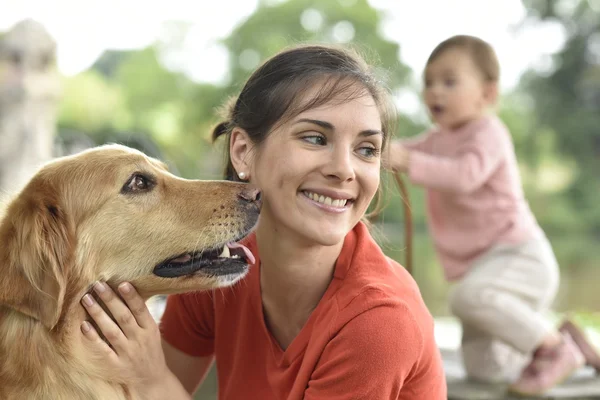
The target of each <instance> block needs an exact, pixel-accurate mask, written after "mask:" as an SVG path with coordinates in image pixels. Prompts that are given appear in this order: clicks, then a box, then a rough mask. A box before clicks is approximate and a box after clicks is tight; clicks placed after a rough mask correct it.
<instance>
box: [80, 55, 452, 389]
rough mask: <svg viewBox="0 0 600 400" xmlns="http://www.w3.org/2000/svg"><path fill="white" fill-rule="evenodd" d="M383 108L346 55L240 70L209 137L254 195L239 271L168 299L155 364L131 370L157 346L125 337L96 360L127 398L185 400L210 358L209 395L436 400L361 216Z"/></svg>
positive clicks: (439, 382)
mask: <svg viewBox="0 0 600 400" xmlns="http://www.w3.org/2000/svg"><path fill="white" fill-rule="evenodd" d="M392 110H393V107H391V102H390V100H389V94H388V93H387V91H386V90H384V89H383V87H382V86H381V85H380V83H379V82H378V81H377V79H376V78H375V77H374V76H373V75H372V73H371V70H370V67H369V66H368V65H367V64H366V63H364V61H363V60H362V59H361V58H360V57H359V56H358V55H357V54H356V53H354V52H352V51H350V50H348V49H344V48H337V47H329V46H298V47H294V48H291V49H288V50H285V51H283V52H281V53H279V54H277V55H275V56H274V57H273V58H271V59H269V60H268V61H266V62H265V63H264V64H263V65H262V66H260V67H259V68H258V69H257V70H256V71H255V72H254V74H253V75H252V76H251V77H250V78H249V80H248V82H247V83H246V84H245V86H244V88H243V89H242V91H241V93H240V95H239V97H237V98H236V99H233V100H232V102H231V103H230V105H229V107H227V108H226V110H225V121H224V122H222V123H220V124H219V125H217V127H216V128H215V130H214V132H213V137H214V138H215V139H217V138H219V137H221V136H225V137H226V139H227V140H228V143H229V146H228V147H227V166H226V170H225V175H226V178H227V179H228V180H234V181H249V182H250V183H252V184H253V185H255V186H258V187H259V188H260V190H261V195H262V197H261V199H262V208H261V213H260V216H259V220H258V224H257V228H256V230H255V233H254V234H252V235H250V236H249V237H248V238H247V239H245V240H244V241H243V244H244V245H246V246H247V247H248V249H249V250H250V252H252V253H253V254H254V258H255V259H254V260H253V261H254V262H253V263H252V264H253V265H252V267H251V269H250V272H249V273H248V275H247V278H245V279H244V280H243V281H242V282H240V284H237V285H234V286H232V287H230V288H226V289H223V290H219V291H212V292H203V293H195V294H192V295H177V296H171V297H170V298H169V299H168V302H167V307H166V310H165V312H164V314H163V319H162V322H161V329H162V335H163V344H162V349H163V350H164V356H165V358H166V364H167V365H168V367H169V369H167V368H166V367H165V366H164V361H163V358H162V357H161V356H162V354H159V355H157V356H156V360H154V361H153V362H151V363H147V362H146V363H141V362H139V361H138V359H139V358H140V357H139V356H137V355H136V354H138V353H140V352H143V354H146V353H145V352H146V351H147V352H149V353H152V352H153V351H154V350H153V349H156V348H157V347H158V346H157V345H156V342H155V341H154V340H152V338H149V339H148V338H144V336H143V335H139V336H138V335H136V334H130V335H127V336H128V338H127V340H126V342H127V343H128V344H127V345H126V346H125V349H126V350H123V351H122V352H121V353H119V352H116V353H114V354H113V355H112V359H111V360H108V361H112V362H113V363H114V364H115V368H123V369H124V370H126V371H127V372H128V373H129V374H134V375H135V376H136V380H137V381H138V382H144V383H145V385H139V386H140V387H138V388H136V391H138V392H139V394H140V396H141V397H143V398H147V399H153V398H157V399H158V398H164V397H166V396H167V395H168V396H169V397H170V398H174V393H176V391H177V390H179V393H181V392H182V390H183V389H182V386H183V388H185V390H186V391H187V392H188V393H192V392H194V390H195V389H196V388H197V387H198V385H199V384H200V383H201V381H202V379H203V377H204V375H205V374H206V371H207V370H208V368H209V366H210V365H211V363H212V362H213V360H214V359H215V358H216V360H217V371H218V382H219V398H220V399H239V398H248V397H249V395H248V394H249V393H251V395H250V396H251V397H252V398H257V399H290V400H294V399H298V400H299V399H307V400H310V399H348V398H352V399H415V400H416V399H428V400H429V399H431V400H437V399H445V398H446V384H445V378H444V372H443V368H442V364H441V358H440V354H439V352H438V350H437V348H436V345H435V341H434V336H433V321H432V318H431V315H430V314H429V312H428V310H427V308H426V307H425V304H424V303H423V300H422V298H421V296H420V293H419V290H418V288H417V286H416V284H415V282H414V281H413V279H412V278H411V276H410V275H409V274H408V273H407V272H406V271H405V270H404V268H402V267H401V266H400V265H398V264H396V263H395V262H394V261H392V260H390V259H389V258H387V257H386V256H385V255H384V254H383V252H382V251H381V249H380V248H379V246H378V245H377V244H376V243H375V241H374V240H373V239H372V238H371V236H370V233H369V231H368V229H367V227H366V225H365V224H364V223H363V222H361V220H362V219H363V218H364V216H365V212H366V210H367V208H368V206H369V204H370V203H371V202H372V201H373V199H374V198H375V196H376V193H377V192H378V189H379V181H380V170H381V154H382V152H383V151H385V147H386V144H387V142H388V135H389V134H390V132H391V131H392V130H391V127H390V125H391V124H390V123H391V121H392V120H394V115H393V112H392ZM247 258H248V260H251V258H250V257H247ZM177 261H179V260H177ZM134 299H135V296H132V297H129V300H128V302H129V303H131V302H132V300H134ZM107 306H108V308H109V309H110V308H111V304H108V305H107ZM114 307H115V308H118V310H116V311H113V314H115V313H117V315H116V316H117V321H128V322H127V323H122V324H121V326H120V327H121V329H123V331H128V332H131V331H133V332H136V328H135V326H136V324H135V318H131V316H129V315H128V311H126V308H125V307H122V304H121V305H119V306H118V307H117V306H114ZM119 313H124V314H125V315H124V316H119ZM134 314H135V313H134ZM111 323H112V322H111ZM112 324H113V325H114V323H112ZM98 326H99V328H100V329H101V330H103V331H104V329H111V327H110V325H109V326H103V325H102V324H101V323H98ZM132 326H133V328H134V329H132ZM87 335H88V337H91V338H92V339H93V338H94V335H95V333H94V331H89V332H88V333H87ZM136 336H137V337H136ZM130 337H131V338H130ZM140 338H141V339H140ZM145 349H148V350H145ZM109 354H110V353H109ZM108 361H107V362H108ZM171 372H172V373H171ZM173 376H175V377H176V378H177V379H174V378H173ZM240 382H243V384H240ZM179 398H186V396H184V395H183V394H181V396H180V397H179Z"/></svg>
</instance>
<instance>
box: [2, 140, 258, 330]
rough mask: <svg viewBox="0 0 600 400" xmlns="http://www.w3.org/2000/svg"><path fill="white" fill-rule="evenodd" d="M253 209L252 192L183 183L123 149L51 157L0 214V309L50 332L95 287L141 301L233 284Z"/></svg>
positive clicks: (229, 185)
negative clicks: (125, 288)
mask: <svg viewBox="0 0 600 400" xmlns="http://www.w3.org/2000/svg"><path fill="white" fill-rule="evenodd" d="M259 209H260V200H259V192H258V190H257V189H255V188H253V187H251V186H250V185H247V184H241V183H233V182H224V181H192V180H185V179H181V178H178V177H176V176H174V175H172V174H170V173H169V172H168V171H167V168H166V167H165V165H164V164H163V163H161V162H160V161H157V160H154V159H152V158H149V157H147V156H145V155H144V154H142V153H140V152H138V151H135V150H132V149H129V148H127V147H124V146H118V145H110V146H102V147H99V148H95V149H91V150H88V151H85V152H82V153H79V154H77V155H75V156H69V157H63V158H59V159H57V160H55V161H53V162H51V163H49V164H47V165H45V166H44V167H43V168H42V169H40V171H39V172H38V173H37V174H36V175H35V176H34V177H33V178H32V179H31V181H30V182H29V183H28V184H27V185H26V186H25V188H24V189H23V190H22V191H21V192H20V193H19V194H18V195H17V197H16V198H15V199H14V200H13V201H12V202H10V203H9V205H8V207H7V208H6V209H5V210H4V216H3V217H2V220H1V221H0V274H1V275H2V276H1V279H0V304H3V305H5V306H8V307H11V308H13V309H16V310H19V311H20V312H22V313H24V314H27V315H29V316H31V317H33V318H36V319H38V320H40V321H41V322H42V323H43V324H44V325H45V326H46V327H48V328H50V329H51V328H52V327H54V326H55V325H56V324H57V322H58V321H59V319H60V316H61V312H62V310H63V309H64V307H65V306H67V304H65V303H67V302H71V303H72V302H74V301H78V300H79V299H78V298H77V296H80V295H81V293H82V291H85V290H87V288H88V287H89V285H90V284H91V283H93V282H94V281H96V280H99V279H102V280H105V281H107V282H108V283H109V284H115V285H116V284H118V283H120V282H122V281H130V282H132V283H133V285H134V286H135V287H136V288H137V289H138V291H139V292H140V293H141V294H142V295H144V296H146V297H148V296H151V295H155V294H167V293H177V292H185V291H193V290H202V289H209V288H214V287H218V286H225V285H228V284H231V283H233V282H235V281H236V280H238V279H240V278H241V277H243V275H244V274H245V273H246V271H247V268H248V259H250V261H252V255H251V254H250V253H249V251H248V250H247V249H246V248H245V247H243V246H241V245H239V244H238V243H236V242H237V241H238V240H240V239H241V238H243V237H244V236H246V235H247V234H248V233H249V232H250V230H251V229H252V228H253V227H254V225H255V223H256V221H257V219H258V213H259ZM65 299H67V300H65Z"/></svg>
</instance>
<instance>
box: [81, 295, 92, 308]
mask: <svg viewBox="0 0 600 400" xmlns="http://www.w3.org/2000/svg"><path fill="white" fill-rule="evenodd" d="M83 302H84V303H85V305H86V306H91V305H92V304H94V299H93V298H92V296H91V295H90V294H86V295H85V296H83Z"/></svg>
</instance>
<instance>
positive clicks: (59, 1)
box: [0, 0, 565, 109]
mask: <svg viewBox="0 0 600 400" xmlns="http://www.w3.org/2000/svg"><path fill="white" fill-rule="evenodd" d="M263 1H265V2H267V3H268V2H271V3H277V2H278V1H281V0H263ZM291 1H294V0H291ZM339 1H340V3H352V2H353V1H356V0H339ZM2 3H3V6H2V12H1V13H0V31H5V30H7V29H9V28H10V27H11V26H12V25H14V24H15V23H16V22H18V21H19V20H21V19H23V18H33V19H35V20H37V21H39V22H41V23H42V24H44V25H45V27H46V28H47V29H48V31H49V32H50V34H51V35H53V36H54V38H55V39H56V40H57V42H58V56H57V62H58V67H59V69H60V71H61V72H62V73H63V74H65V75H67V76H68V75H73V74H76V73H78V72H81V71H82V70H85V69H86V68H88V67H90V66H91V65H92V64H93V63H94V61H95V60H96V59H97V58H98V57H99V56H100V55H101V54H102V52H103V51H104V50H106V49H137V48H142V47H145V46H147V45H149V44H151V43H153V42H155V41H156V39H157V38H158V37H161V34H164V32H165V31H164V23H165V22H166V21H169V20H178V21H185V22H188V23H190V24H192V26H193V28H192V30H191V32H190V37H189V38H188V40H186V42H185V47H184V49H182V51H181V52H180V53H179V56H178V57H177V58H176V59H174V60H172V61H174V62H175V63H176V64H177V65H175V67H176V68H178V69H181V70H183V71H185V72H186V73H187V74H188V75H189V76H190V78H192V79H194V80H196V81H208V82H222V81H223V79H224V78H225V77H224V75H223V71H226V70H227V68H226V66H227V62H228V59H227V53H226V52H225V50H224V49H223V48H222V47H221V46H220V45H219V44H218V42H217V41H218V40H219V39H221V38H224V37H226V36H228V34H229V33H230V32H231V30H232V29H233V27H235V26H236V25H237V24H239V23H240V22H241V21H243V19H244V18H245V17H247V16H248V15H250V14H251V13H252V12H253V11H254V10H255V8H256V7H257V5H258V0H218V1H211V2H210V5H208V4H209V2H208V1H190V0H168V1H154V2H152V1H147V0H79V1H74V0H53V1H48V0H2ZM369 3H370V4H371V5H372V6H373V7H375V8H377V9H380V10H383V11H385V19H384V23H383V24H382V27H381V31H382V34H383V35H384V36H385V37H386V38H387V39H389V40H393V41H397V42H398V43H399V44H400V46H401V58H402V61H403V62H405V63H406V64H408V66H409V67H411V68H412V69H413V71H414V76H413V78H414V88H416V89H417V90H419V88H418V86H419V84H420V74H421V71H422V69H423V67H424V64H425V61H426V59H427V57H428V55H429V53H430V52H431V50H432V49H433V48H434V47H435V45H436V44H438V43H439V42H440V41H442V40H444V39H445V38H447V37H449V36H451V35H454V34H459V33H462V34H471V35H476V36H479V37H481V38H482V39H484V40H487V41H489V42H490V43H491V44H492V46H494V48H495V49H496V51H497V53H498V57H499V59H500V62H501V68H502V81H501V83H502V88H503V89H510V88H513V87H514V86H515V85H516V84H517V82H518V79H519V77H520V76H521V74H522V73H523V72H524V71H525V70H526V69H527V68H530V67H535V68H537V69H539V70H542V71H543V70H544V69H548V68H549V67H550V65H551V64H550V63H549V55H551V54H552V53H553V52H556V51H558V50H560V48H561V46H562V45H563V43H564V37H565V35H564V32H563V29H562V27H561V26H560V25H558V24H552V23H545V24H535V25H532V24H525V25H524V26H522V24H521V27H519V26H520V24H519V23H520V22H521V21H522V20H523V18H524V16H525V10H524V8H523V6H522V4H521V0H485V1H483V0H452V1H448V0H418V1H417V0H369ZM299 18H300V16H299ZM207 59H209V60H211V62H210V63H207V62H205V60H207ZM414 88H413V89H414ZM398 98H399V100H398V101H399V103H401V104H404V107H406V108H413V109H414V108H415V107H417V104H416V103H417V102H418V98H416V97H415V90H406V91H405V92H404V93H399V94H398Z"/></svg>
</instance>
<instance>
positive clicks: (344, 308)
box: [161, 223, 447, 400]
mask: <svg viewBox="0 0 600 400" xmlns="http://www.w3.org/2000/svg"><path fill="white" fill-rule="evenodd" d="M246 245H247V246H248V247H249V248H250V250H251V251H252V252H253V254H255V255H257V248H256V239H255V237H254V236H253V235H252V236H250V237H249V238H248V240H247V242H246ZM259 269H260V261H259V257H258V255H257V256H256V264H255V265H254V266H252V267H251V270H250V272H249V274H248V276H247V277H246V278H245V279H243V280H241V281H240V282H238V283H237V284H235V285H234V286H232V287H229V288H224V289H218V290H214V291H209V292H200V293H193V294H185V295H175V296H170V297H169V299H168V302H167V307H166V310H165V313H164V315H163V318H162V322H161V330H162V333H163V337H164V339H165V340H166V341H167V342H168V343H170V344H171V345H172V346H174V347H175V348H177V349H179V350H181V351H183V352H185V353H186V354H189V355H192V356H211V355H215V357H216V362H217V374H218V382H219V399H221V400H238V399H260V400H269V399H288V400H296V399H298V400H300V399H307V400H311V399H320V400H323V399H328V400H338V399H368V400H379V399H382V400H383V399H403V400H407V399H414V400H438V399H440V400H441V399H444V400H445V399H446V398H447V395H446V380H445V376H444V370H443V366H442V361H441V356H440V353H439V351H438V348H437V346H436V344H435V340H434V335H433V319H432V317H431V315H430V313H429V311H428V310H427V308H426V306H425V304H424V303H423V300H422V298H421V294H420V292H419V289H418V287H417V285H416V284H415V282H414V280H413V279H412V277H411V276H410V275H409V274H408V273H407V272H406V270H405V269H404V268H402V267H401V266H400V265H399V264H397V263H396V262H394V261H393V260H391V259H389V258H388V257H386V256H385V255H384V254H383V252H382V251H381V249H380V248H379V246H378V245H377V244H376V243H375V241H374V240H373V239H372V238H371V236H370V234H369V232H368V230H367V228H366V226H365V225H364V224H363V223H359V224H357V226H356V227H355V228H354V229H353V231H352V232H350V233H349V234H348V235H347V237H346V238H345V240H344V245H343V248H342V251H341V253H340V256H339V258H338V260H337V262H336V266H335V272H334V277H333V280H332V281H331V283H330V284H329V287H328V288H327V290H326V292H325V294H324V295H323V298H322V299H321V301H320V302H319V304H318V305H317V307H316V308H315V310H314V311H313V313H312V314H311V316H310V318H309V319H308V321H307V322H306V324H305V326H304V327H303V328H302V330H301V331H300V333H299V334H298V336H297V337H296V338H295V339H294V340H293V341H292V343H291V344H290V346H289V347H288V348H287V349H286V350H285V351H284V350H282V349H281V347H280V346H279V344H278V343H277V341H276V340H275V339H274V338H273V337H272V335H271V333H270V332H269V330H268V329H267V327H266V325H265V322H264V316H263V309H262V301H261V296H260V280H259V276H260V274H259Z"/></svg>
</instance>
